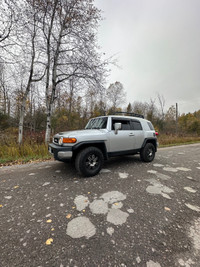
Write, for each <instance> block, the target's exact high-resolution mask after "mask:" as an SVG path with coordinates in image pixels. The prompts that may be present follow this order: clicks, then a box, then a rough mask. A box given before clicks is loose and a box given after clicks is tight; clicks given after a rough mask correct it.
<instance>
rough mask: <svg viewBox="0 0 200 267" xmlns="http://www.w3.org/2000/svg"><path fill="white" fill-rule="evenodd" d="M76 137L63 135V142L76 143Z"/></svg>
mask: <svg viewBox="0 0 200 267" xmlns="http://www.w3.org/2000/svg"><path fill="white" fill-rule="evenodd" d="M76 141H77V140H76V138H65V137H63V144H66V143H76Z"/></svg>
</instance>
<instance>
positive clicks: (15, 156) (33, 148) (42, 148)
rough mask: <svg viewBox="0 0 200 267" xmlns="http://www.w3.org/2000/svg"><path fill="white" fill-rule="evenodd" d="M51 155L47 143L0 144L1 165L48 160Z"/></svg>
mask: <svg viewBox="0 0 200 267" xmlns="http://www.w3.org/2000/svg"><path fill="white" fill-rule="evenodd" d="M50 158H51V156H50V154H49V153H48V147H47V145H45V144H29V143H27V142H26V143H24V144H23V145H21V146H19V145H18V144H16V143H11V144H9V145H0V165H11V164H22V163H26V162H31V161H35V160H47V159H50Z"/></svg>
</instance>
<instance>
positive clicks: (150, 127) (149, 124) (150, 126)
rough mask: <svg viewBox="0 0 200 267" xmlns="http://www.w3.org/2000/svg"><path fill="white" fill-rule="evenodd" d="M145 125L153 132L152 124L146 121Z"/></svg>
mask: <svg viewBox="0 0 200 267" xmlns="http://www.w3.org/2000/svg"><path fill="white" fill-rule="evenodd" d="M147 124H148V126H149V129H150V130H151V131H154V127H153V125H152V123H151V122H149V121H148V122H147Z"/></svg>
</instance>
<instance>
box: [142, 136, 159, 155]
mask: <svg viewBox="0 0 200 267" xmlns="http://www.w3.org/2000/svg"><path fill="white" fill-rule="evenodd" d="M146 143H152V144H153V145H154V146H155V152H157V146H158V145H157V138H155V137H148V138H145V139H144V142H143V144H142V148H143V147H145V145H146Z"/></svg>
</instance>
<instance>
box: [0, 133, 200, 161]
mask: <svg viewBox="0 0 200 267" xmlns="http://www.w3.org/2000/svg"><path fill="white" fill-rule="evenodd" d="M158 142H159V147H168V146H177V145H184V144H194V143H200V136H195V137H194V136H172V135H162V134H161V135H160V136H158ZM51 158H52V157H51V155H50V154H49V152H48V146H47V145H46V144H44V143H42V142H41V141H40V142H38V140H33V138H26V139H25V141H24V143H23V145H21V146H19V145H18V144H17V140H16V136H14V135H9V136H6V139H4V140H3V139H2V138H1V139H0V166H9V165H13V164H23V163H27V162H32V161H44V160H49V159H51Z"/></svg>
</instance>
